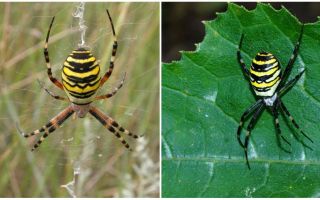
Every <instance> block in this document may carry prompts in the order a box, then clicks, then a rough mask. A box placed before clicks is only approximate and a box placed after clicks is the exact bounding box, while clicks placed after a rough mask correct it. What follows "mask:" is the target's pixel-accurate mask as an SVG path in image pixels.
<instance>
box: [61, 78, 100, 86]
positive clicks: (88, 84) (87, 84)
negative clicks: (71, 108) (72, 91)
mask: <svg viewBox="0 0 320 200" xmlns="http://www.w3.org/2000/svg"><path fill="white" fill-rule="evenodd" d="M100 79H101V78H99V79H98V80H97V81H95V82H93V83H92V84H90V83H86V84H85V85H84V86H81V85H79V84H78V83H76V82H73V83H74V85H71V84H70V83H69V82H67V81H66V80H64V79H62V80H63V82H64V83H66V84H67V85H69V86H70V87H76V86H77V87H79V88H81V89H85V88H86V87H87V86H91V87H92V86H95V85H96V84H97V83H98V82H100Z"/></svg>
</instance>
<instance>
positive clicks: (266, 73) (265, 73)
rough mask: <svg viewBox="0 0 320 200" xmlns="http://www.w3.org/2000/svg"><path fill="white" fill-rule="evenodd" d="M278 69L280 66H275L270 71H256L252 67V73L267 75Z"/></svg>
mask: <svg viewBox="0 0 320 200" xmlns="http://www.w3.org/2000/svg"><path fill="white" fill-rule="evenodd" d="M278 69H279V68H278V67H275V68H273V69H270V70H269V71H266V72H258V71H254V70H253V69H252V68H250V74H254V75H256V76H267V75H271V74H273V73H274V72H275V71H277V70H278Z"/></svg>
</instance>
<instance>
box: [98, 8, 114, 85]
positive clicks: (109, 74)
mask: <svg viewBox="0 0 320 200" xmlns="http://www.w3.org/2000/svg"><path fill="white" fill-rule="evenodd" d="M107 14H108V17H109V21H110V24H111V28H112V35H113V45H112V55H111V58H110V66H109V70H108V71H107V72H106V73H105V74H104V76H103V77H102V78H101V81H100V86H102V85H103V84H104V83H105V82H106V81H107V80H108V79H109V77H110V76H111V74H112V71H113V68H114V61H115V58H116V54H117V48H118V41H117V36H116V32H115V29H114V26H113V22H112V18H111V16H110V13H109V11H108V10H107Z"/></svg>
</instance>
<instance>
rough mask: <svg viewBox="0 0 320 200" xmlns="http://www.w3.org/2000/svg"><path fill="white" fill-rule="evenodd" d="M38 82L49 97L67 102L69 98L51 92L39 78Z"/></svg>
mask: <svg viewBox="0 0 320 200" xmlns="http://www.w3.org/2000/svg"><path fill="white" fill-rule="evenodd" d="M38 83H39V85H40V87H41V88H43V89H44V90H45V91H46V92H47V93H48V94H49V95H50V96H51V97H53V98H55V99H58V100H62V101H67V102H69V100H68V99H67V98H65V97H61V96H59V95H56V94H54V93H53V92H51V91H50V90H48V89H47V88H46V87H45V86H44V85H43V84H42V83H41V82H40V81H39V80H38Z"/></svg>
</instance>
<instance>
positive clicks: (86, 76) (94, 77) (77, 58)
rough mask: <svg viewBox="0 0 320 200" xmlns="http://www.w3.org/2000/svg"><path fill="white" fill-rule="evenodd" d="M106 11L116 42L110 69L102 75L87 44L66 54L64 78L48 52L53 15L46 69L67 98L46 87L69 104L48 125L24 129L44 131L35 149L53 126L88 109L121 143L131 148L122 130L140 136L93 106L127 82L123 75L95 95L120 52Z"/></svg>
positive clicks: (45, 55) (84, 112)
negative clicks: (107, 89) (114, 84)
mask: <svg viewBox="0 0 320 200" xmlns="http://www.w3.org/2000/svg"><path fill="white" fill-rule="evenodd" d="M107 14H108V17H109V20H110V24H111V28H112V33H113V39H114V40H113V46H112V55H111V59H110V66H109V70H108V71H107V72H106V73H105V74H104V75H103V76H102V77H101V76H100V66H99V62H98V61H97V59H96V58H95V57H94V56H93V55H92V54H91V51H90V50H88V49H85V48H82V47H81V48H78V49H76V50H74V51H72V53H71V54H70V55H69V56H68V57H67V59H66V60H65V62H64V63H63V68H62V77H61V78H62V82H60V81H59V80H58V79H56V78H54V77H53V75H52V71H51V64H50V60H49V52H48V41H49V35H50V31H51V27H52V24H53V22H54V17H53V18H52V21H51V24H50V26H49V30H48V33H47V37H46V42H45V47H44V57H45V60H46V63H47V73H48V76H49V79H50V80H51V81H52V82H53V83H54V85H55V86H57V87H58V88H59V89H62V90H64V91H65V92H66V93H67V96H68V98H65V97H60V96H58V95H55V94H54V93H53V92H51V91H49V90H48V89H46V88H44V89H45V90H46V91H47V92H48V93H49V94H50V95H51V96H52V97H54V98H55V99H59V100H63V101H68V102H70V104H71V105H70V106H68V107H67V108H65V109H64V110H63V111H62V112H60V113H59V114H58V115H57V116H55V117H54V118H53V119H51V120H50V121H49V122H48V123H47V124H46V125H44V126H43V127H41V128H40V129H38V130H35V131H33V132H31V133H29V134H25V133H23V132H22V131H20V130H19V131H20V133H21V134H22V135H23V136H24V137H29V136H33V135H38V134H40V133H44V134H43V135H42V136H41V137H40V139H39V140H38V142H37V143H36V144H34V146H33V148H32V151H33V150H35V149H36V148H37V147H39V145H40V144H41V143H42V141H43V140H44V139H45V138H46V137H47V136H48V135H49V134H50V133H51V132H53V131H54V130H56V129H57V128H59V126H60V125H61V124H62V123H63V122H64V121H65V120H66V119H68V118H69V117H70V116H71V115H72V114H73V113H76V115H77V116H78V117H80V118H82V117H84V116H85V115H86V114H87V113H88V112H89V113H90V114H91V115H92V116H94V117H95V118H96V119H97V120H98V121H99V122H100V123H101V124H102V125H103V126H105V127H106V128H107V129H108V130H109V131H110V132H112V133H113V134H114V135H115V136H116V137H117V138H118V139H119V140H120V141H121V143H122V144H123V145H124V146H125V147H126V148H128V149H130V147H129V144H128V143H127V142H126V141H125V140H124V138H123V137H122V136H121V135H120V133H125V134H127V135H129V136H131V137H133V138H138V137H139V136H138V135H135V134H132V133H131V132H130V131H128V130H126V129H124V128H123V127H121V126H120V125H119V124H118V123H117V122H116V121H115V120H113V119H112V118H111V117H109V116H107V115H105V114H103V113H102V112H101V111H99V110H98V109H97V108H95V107H94V106H92V105H90V104H91V103H92V101H94V100H100V99H106V98H110V97H112V96H113V95H115V94H116V93H117V91H118V90H119V89H120V88H121V87H122V85H123V83H124V79H125V76H124V77H123V79H122V81H121V83H120V84H119V85H118V87H116V88H115V89H114V90H113V91H111V92H110V93H107V94H105V95H101V96H96V91H97V90H98V89H99V88H100V87H101V86H102V85H103V84H104V83H105V82H106V81H107V80H108V79H109V77H110V76H111V74H112V71H113V68H114V60H115V56H116V52H117V47H118V43H117V38H116V33H115V30H114V26H113V23H112V19H111V17H110V14H109V11H108V10H107Z"/></svg>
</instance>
